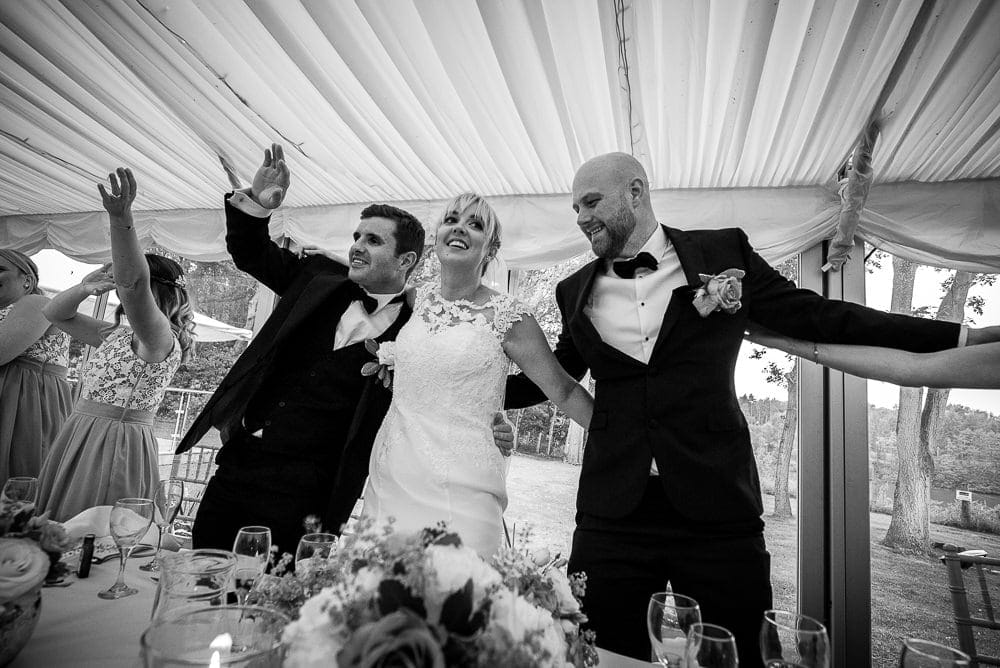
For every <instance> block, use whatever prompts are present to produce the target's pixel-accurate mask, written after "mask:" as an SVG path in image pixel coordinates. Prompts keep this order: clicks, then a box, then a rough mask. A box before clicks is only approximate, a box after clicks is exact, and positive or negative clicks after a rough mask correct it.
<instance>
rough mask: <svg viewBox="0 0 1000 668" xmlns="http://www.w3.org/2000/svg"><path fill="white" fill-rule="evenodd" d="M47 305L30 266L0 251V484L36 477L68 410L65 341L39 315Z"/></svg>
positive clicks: (23, 257)
mask: <svg viewBox="0 0 1000 668" xmlns="http://www.w3.org/2000/svg"><path fill="white" fill-rule="evenodd" d="M48 301H49V300H48V299H47V298H45V297H44V296H42V291H41V289H40V288H39V287H38V267H36V266H35V263H34V262H32V261H31V259H30V258H29V257H28V256H27V255H25V254H24V253H20V252H18V251H15V250H8V249H0V485H3V483H4V481H5V480H7V478H9V477H13V476H32V477H37V476H38V472H39V471H40V470H41V468H42V462H43V461H44V460H45V454H46V452H47V451H48V448H49V445H50V444H51V443H52V440H53V439H54V438H55V436H56V434H57V433H59V429H60V427H62V425H63V422H64V421H65V420H66V416H67V415H69V411H70V406H71V405H72V399H71V390H70V386H69V383H68V382H67V381H66V373H67V367H68V366H69V336H68V335H67V334H66V333H65V332H62V331H60V330H59V329H58V328H56V327H54V326H52V324H51V323H49V321H48V320H46V319H45V316H44V315H42V309H43V308H44V307H45V305H46V304H47V303H48Z"/></svg>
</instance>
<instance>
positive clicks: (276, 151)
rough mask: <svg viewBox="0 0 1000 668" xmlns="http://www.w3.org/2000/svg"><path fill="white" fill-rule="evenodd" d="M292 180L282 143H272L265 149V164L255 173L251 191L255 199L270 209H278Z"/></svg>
mask: <svg viewBox="0 0 1000 668" xmlns="http://www.w3.org/2000/svg"><path fill="white" fill-rule="evenodd" d="M290 182H291V173H290V172H289V171H288V166H287V165H285V151H284V150H283V149H282V148H281V144H271V148H270V149H264V164H262V165H261V166H260V168H259V169H257V173H256V174H254V175H253V184H252V185H251V186H250V191H251V195H252V197H253V199H254V201H256V202H257V203H258V204H260V205H261V206H263V207H266V208H268V209H277V208H278V207H279V206H281V203H282V201H284V199H285V193H286V192H287V191H288V184H289V183H290Z"/></svg>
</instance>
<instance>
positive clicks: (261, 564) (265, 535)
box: [233, 526, 271, 577]
mask: <svg viewBox="0 0 1000 668" xmlns="http://www.w3.org/2000/svg"><path fill="white" fill-rule="evenodd" d="M233 554H235V555H236V570H237V571H238V570H240V569H243V568H248V569H255V570H256V571H257V576H258V577H259V576H261V575H263V573H264V568H265V567H266V566H267V559H268V557H269V556H270V554H271V530H270V529H268V528H267V527H262V526H249V527H243V528H242V529H240V530H239V533H237V534H236V540H234V541H233Z"/></svg>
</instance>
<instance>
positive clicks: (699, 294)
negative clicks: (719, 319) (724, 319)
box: [694, 269, 746, 318]
mask: <svg viewBox="0 0 1000 668" xmlns="http://www.w3.org/2000/svg"><path fill="white" fill-rule="evenodd" d="M745 275H746V272H745V271H743V270H742V269H727V270H725V271H724V272H722V273H721V274H717V275H715V276H712V275H710V274H698V277H699V278H700V279H701V281H702V286H701V287H700V288H698V290H697V291H695V295H694V306H695V308H696V309H698V314H699V315H700V316H701V317H703V318H707V317H708V315H709V314H711V313H713V312H715V311H718V310H719V309H721V310H723V311H725V312H726V313H729V314H730V315H731V314H733V313H736V312H737V311H738V310H740V307H741V306H742V305H743V304H742V302H741V301H740V300H741V299H742V298H743V283H742V279H743V277H744V276H745Z"/></svg>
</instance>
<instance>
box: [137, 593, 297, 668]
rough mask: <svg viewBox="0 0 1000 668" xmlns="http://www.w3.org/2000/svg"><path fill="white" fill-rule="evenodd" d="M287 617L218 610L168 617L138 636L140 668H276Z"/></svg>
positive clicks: (178, 612)
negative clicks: (140, 637)
mask: <svg viewBox="0 0 1000 668" xmlns="http://www.w3.org/2000/svg"><path fill="white" fill-rule="evenodd" d="M289 621H290V620H289V618H288V617H287V616H286V615H284V614H282V613H280V612H278V611H276V610H270V609H268V608H261V607H257V606H237V605H218V606H209V607H204V608H195V609H190V608H186V609H179V610H174V611H171V612H167V613H165V614H163V615H162V616H160V617H158V618H157V619H155V620H154V621H153V623H152V625H151V626H150V627H149V628H148V629H146V631H145V633H143V634H142V640H141V645H142V665H143V666H144V668H189V667H191V666H201V667H202V668H204V667H205V666H209V667H211V668H223V667H226V668H236V667H239V668H281V662H282V659H283V658H284V648H283V646H282V644H281V634H282V631H283V630H284V628H285V625H286V624H288V622H289Z"/></svg>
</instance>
